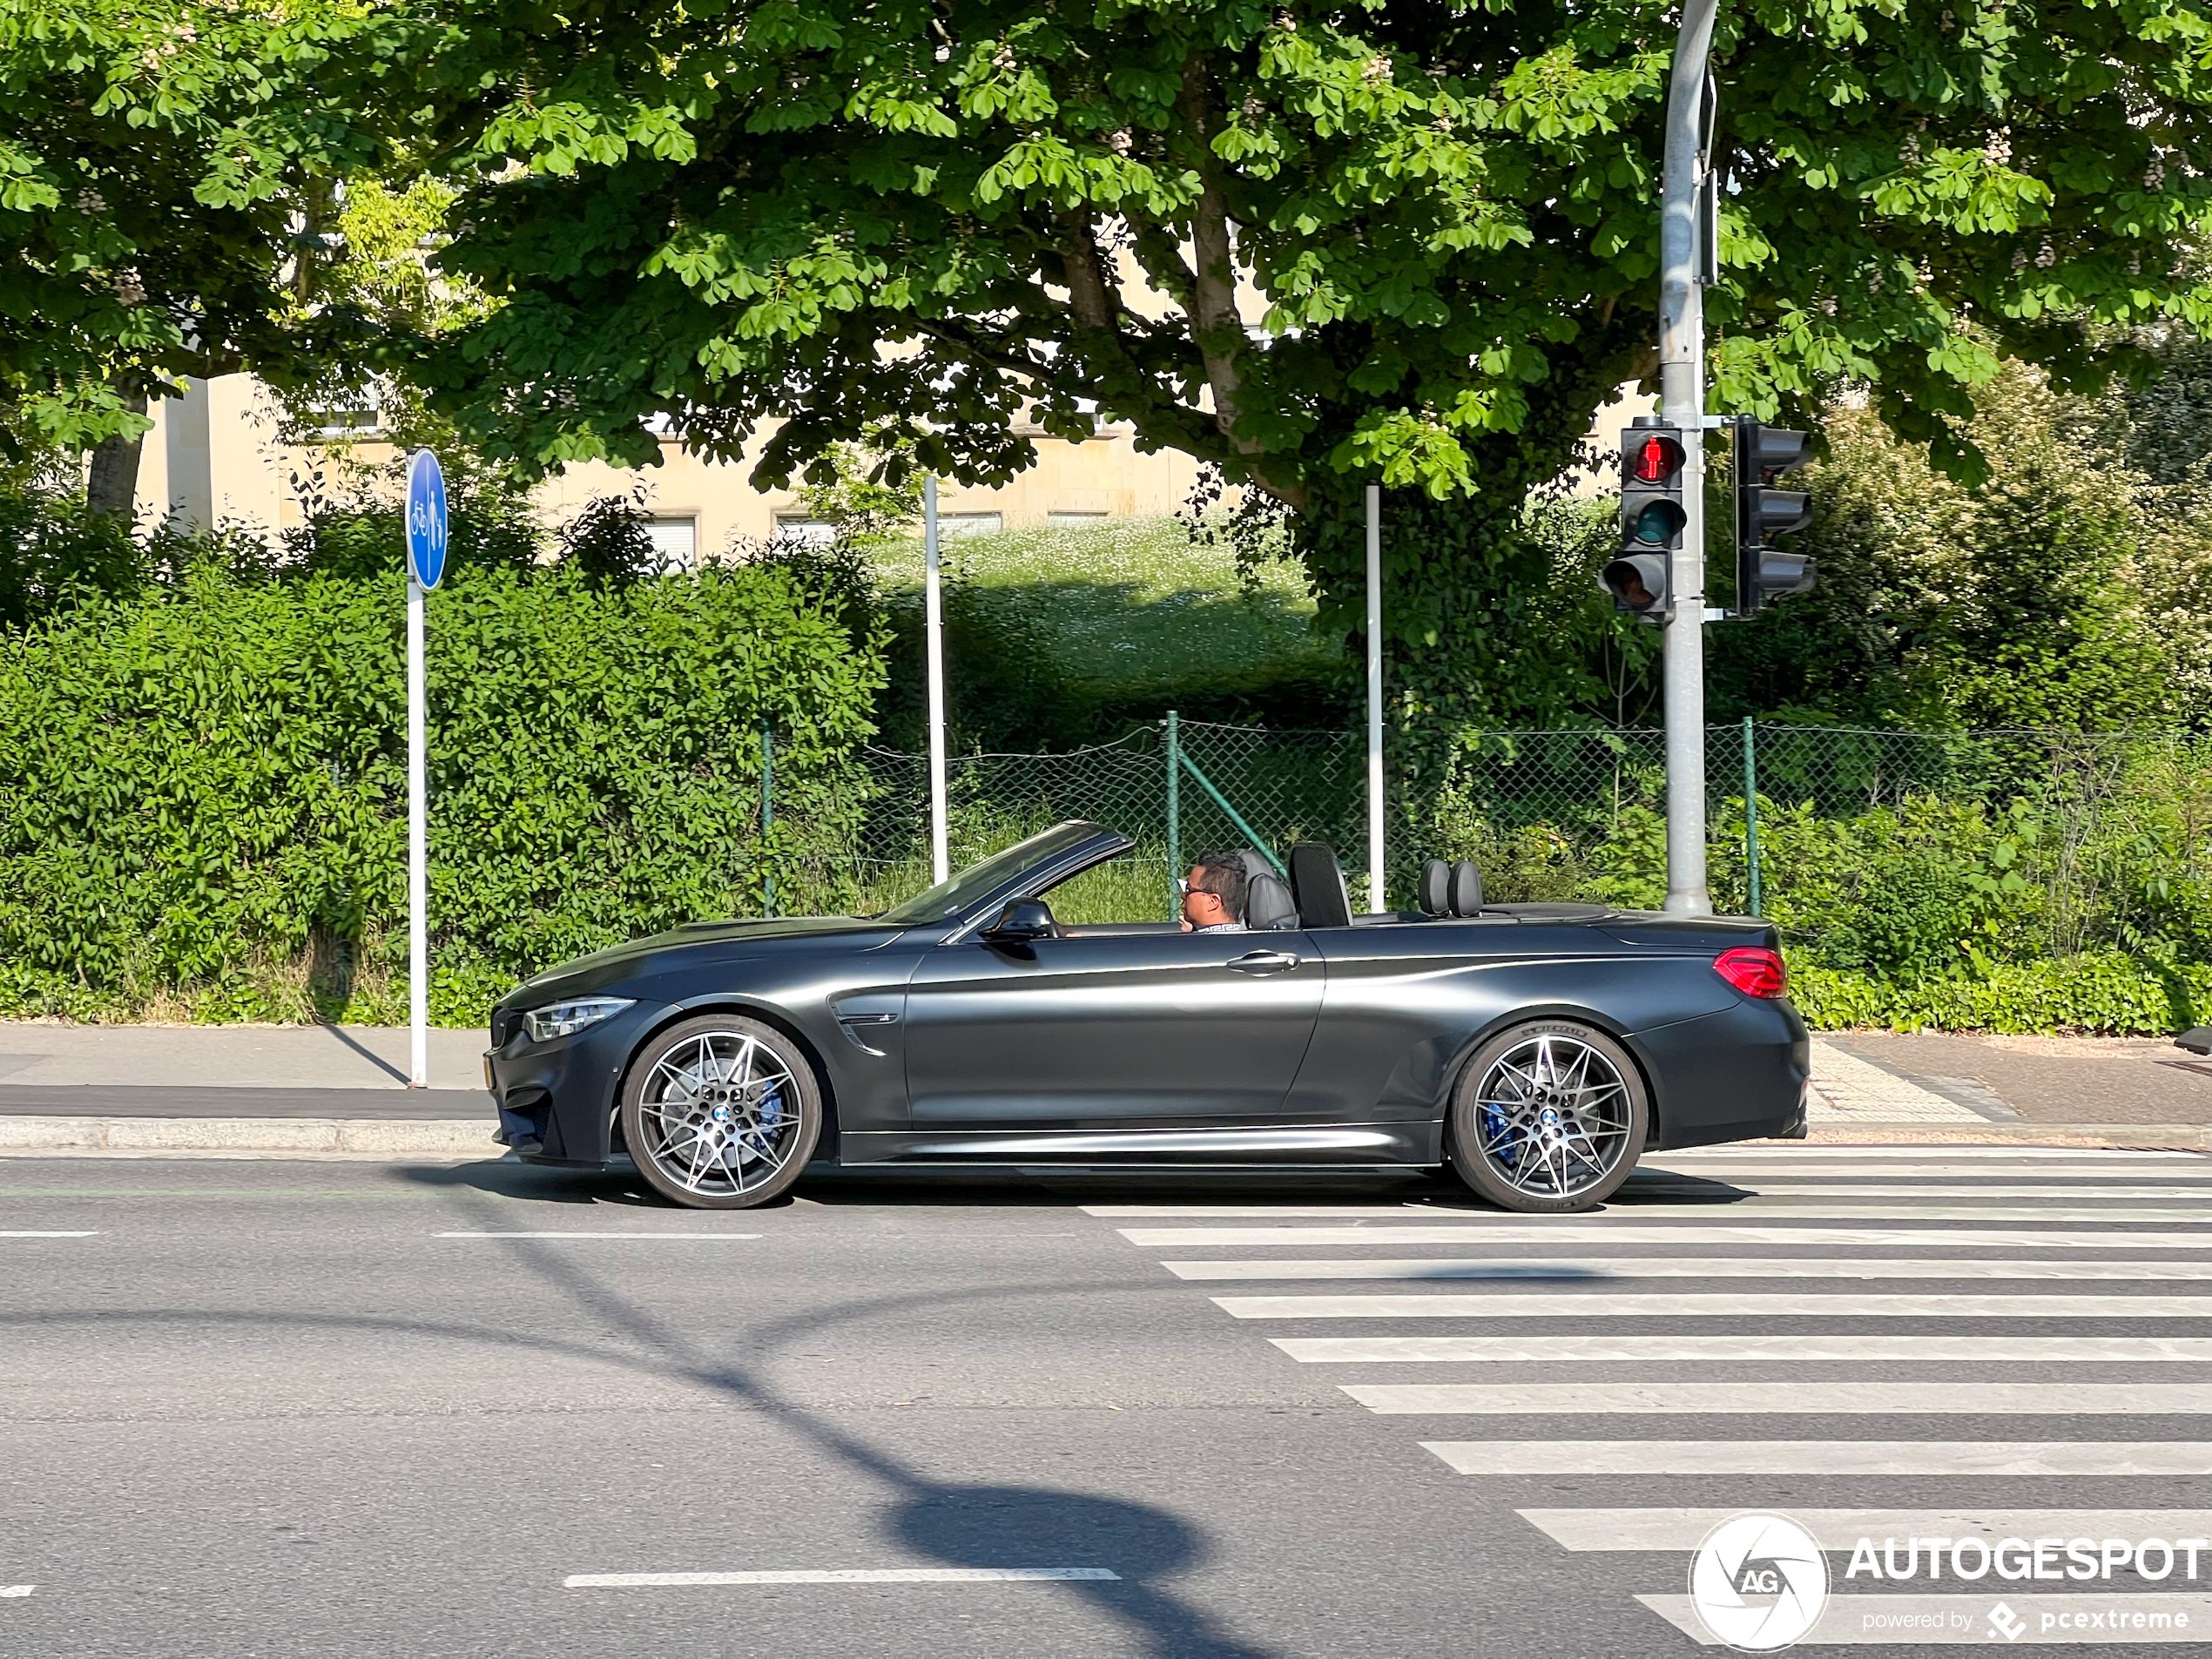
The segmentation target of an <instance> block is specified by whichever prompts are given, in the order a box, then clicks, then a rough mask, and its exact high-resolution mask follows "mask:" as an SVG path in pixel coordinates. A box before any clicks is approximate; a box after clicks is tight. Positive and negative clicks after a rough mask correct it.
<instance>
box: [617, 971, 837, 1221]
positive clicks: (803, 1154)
mask: <svg viewBox="0 0 2212 1659" xmlns="http://www.w3.org/2000/svg"><path fill="white" fill-rule="evenodd" d="M622 1132H623V1139H624V1141H625V1142H626V1143H628V1145H629V1148H630V1156H631V1157H632V1158H634V1159H636V1160H637V1170H638V1173H639V1174H641V1175H643V1176H644V1177H645V1179H646V1181H647V1182H648V1183H649V1184H651V1186H652V1188H653V1190H655V1191H656V1192H658V1193H660V1194H661V1195H662V1196H663V1197H667V1198H672V1199H674V1200H675V1201H676V1202H677V1203H678V1204H685V1205H688V1206H690V1207H691V1208H692V1209H694V1210H746V1209H750V1208H752V1206H753V1205H754V1204H765V1203H766V1202H767V1201H768V1200H769V1199H771V1198H773V1197H777V1196H779V1194H781V1193H782V1192H783V1191H784V1190H786V1189H787V1188H788V1187H789V1186H790V1185H791V1184H792V1182H794V1181H796V1180H798V1179H799V1172H800V1171H801V1170H804V1169H805V1168H806V1160H807V1159H808V1158H810V1157H813V1153H814V1147H815V1144H816V1143H818V1142H819V1140H820V1139H821V1135H822V1091H821V1085H820V1083H819V1082H818V1081H817V1079H816V1078H815V1076H814V1071H813V1067H811V1066H809V1065H808V1064H807V1063H806V1055H803V1054H801V1053H800V1052H799V1049H798V1047H797V1045H796V1044H794V1043H793V1042H792V1041H791V1040H790V1039H789V1038H788V1037H786V1036H785V1035H783V1033H782V1032H780V1031H778V1030H777V1029H775V1028H773V1027H772V1026H768V1025H764V1024H762V1023H761V1022H759V1021H758V1020H748V1019H745V1017H743V1016H742V1015H729V1014H710V1015H702V1016H701V1017H699V1018H698V1019H694V1020H686V1021H685V1022H683V1023H682V1024H680V1025H675V1026H671V1027H670V1028H668V1029H667V1030H665V1031H664V1032H662V1033H661V1034H660V1035H658V1036H657V1037H655V1038H654V1039H653V1040H652V1041H651V1042H650V1043H648V1044H646V1046H645V1048H644V1049H643V1050H642V1051H641V1052H640V1053H639V1054H638V1055H637V1061H636V1063H634V1064H633V1065H632V1066H631V1069H630V1079H629V1081H628V1082H626V1083H624V1086H623V1095H622Z"/></svg>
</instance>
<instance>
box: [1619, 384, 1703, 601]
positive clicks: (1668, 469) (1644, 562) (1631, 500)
mask: <svg viewBox="0 0 2212 1659" xmlns="http://www.w3.org/2000/svg"><path fill="white" fill-rule="evenodd" d="M1685 459H1686V452H1685V451H1684V450H1683V443H1682V434H1681V432H1680V431H1679V430H1677V429H1676V428H1674V427H1670V426H1668V425H1667V424H1666V423H1665V422H1664V421H1662V420H1661V419H1660V418H1659V417H1658V416H1657V415H1638V416H1636V418H1635V422H1634V423H1633V424H1632V425H1630V426H1629V428H1628V430H1626V431H1625V432H1623V433H1622V435H1621V550H1620V551H1619V552H1618V553H1616V554H1615V555H1614V556H1613V558H1612V560H1611V562H1610V563H1608V564H1607V565H1606V567H1605V570H1604V571H1603V572H1602V574H1601V575H1600V577H1598V580H1599V581H1600V582H1602V583H1604V585H1605V590H1606V591H1607V592H1608V593H1610V594H1611V595H1612V596H1613V603H1614V604H1615V605H1616V606H1617V607H1618V608H1620V609H1621V610H1629V611H1633V612H1635V614H1636V615H1637V616H1639V617H1649V618H1650V619H1651V620H1652V621H1654V622H1656V621H1658V620H1659V619H1660V618H1661V617H1663V616H1664V615H1665V614H1666V610H1667V577H1668V572H1669V568H1670V567H1671V565H1672V564H1673V563H1674V556H1675V551H1676V549H1678V548H1679V547H1681V546H1682V532H1683V525H1685V524H1687V523H1689V509H1687V508H1686V507H1684V506H1683V485H1684V483H1685V482H1686V480H1685V478H1684V476H1683V462H1684V461H1685Z"/></svg>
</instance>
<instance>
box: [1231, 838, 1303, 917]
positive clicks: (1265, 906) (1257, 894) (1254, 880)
mask: <svg viewBox="0 0 2212 1659" xmlns="http://www.w3.org/2000/svg"><path fill="white" fill-rule="evenodd" d="M1238 858H1240V859H1241V860H1244V926H1245V927H1250V928H1252V929H1254V930H1255V931H1259V932H1272V931H1274V930H1276V929H1278V928H1285V927H1291V928H1294V927H1297V926H1298V905H1297V904H1296V903H1295V902H1294V901H1293V900H1291V890H1290V889H1289V888H1288V887H1285V886H1284V885H1283V878H1282V877H1281V876H1279V875H1277V874H1276V873H1275V867H1274V865H1272V864H1271V863H1270V862H1269V861H1268V858H1267V854H1266V853H1252V852H1244V853H1238Z"/></svg>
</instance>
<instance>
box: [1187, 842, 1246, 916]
mask: <svg viewBox="0 0 2212 1659" xmlns="http://www.w3.org/2000/svg"><path fill="white" fill-rule="evenodd" d="M1181 886H1182V888H1183V931H1184V933H1186V934H1191V933H1197V934H1241V933H1243V932H1244V860H1243V859H1242V858H1241V857H1240V856H1239V855H1238V854H1237V853H1200V854H1198V861H1197V863H1196V864H1194V865H1192V866H1191V867H1190V874H1189V875H1187V876H1185V877H1184V878H1183V880H1182V883H1181Z"/></svg>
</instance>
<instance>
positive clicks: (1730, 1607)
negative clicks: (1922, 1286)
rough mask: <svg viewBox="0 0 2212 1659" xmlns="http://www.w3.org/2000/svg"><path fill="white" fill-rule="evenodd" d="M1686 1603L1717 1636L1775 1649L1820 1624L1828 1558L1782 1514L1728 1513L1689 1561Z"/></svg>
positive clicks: (1753, 1648) (1753, 1649)
mask: <svg viewBox="0 0 2212 1659" xmlns="http://www.w3.org/2000/svg"><path fill="white" fill-rule="evenodd" d="M1689 1604H1690V1605H1691V1606H1692V1607H1693V1608H1696V1610H1697V1618H1698V1622H1700V1623H1702V1624H1703V1626H1704V1627H1705V1629H1706V1632H1707V1634H1709V1635H1711V1636H1712V1638H1713V1639H1714V1640H1715V1641H1716V1642H1724V1643H1726V1644H1727V1645H1728V1646H1729V1647H1731V1648H1734V1649H1737V1650H1739V1651H1741V1652H1744V1653H1775V1652H1777V1651H1779V1650H1780V1649H1784V1648H1786V1647H1789V1646H1790V1645H1791V1643H1792V1642H1798V1641H1801V1640H1803V1638H1804V1635H1805V1633H1806V1632H1807V1631H1809V1630H1811V1629H1812V1627H1813V1626H1814V1625H1815V1624H1817V1623H1818V1622H1820V1615H1821V1612H1822V1610H1823V1609H1824V1608H1826V1607H1827V1605H1828V1558H1827V1556H1826V1555H1824V1554H1822V1553H1821V1549H1820V1542H1819V1541H1818V1540H1817V1539H1816V1538H1815V1537H1814V1536H1813V1535H1812V1534H1811V1533H1809V1532H1807V1531H1806V1530H1805V1529H1804V1527H1801V1526H1799V1525H1798V1524H1797V1522H1796V1521H1792V1520H1791V1519H1790V1518H1789V1517H1788V1516H1787V1515H1769V1514H1745V1515H1733V1516H1730V1518H1729V1519H1728V1520H1726V1521H1723V1522H1721V1524H1720V1525H1719V1526H1717V1527H1714V1528H1713V1530H1712V1531H1710V1533H1707V1534H1705V1541H1704V1542H1703V1543H1702V1544H1700V1545H1698V1547H1697V1553H1696V1554H1695V1555H1693V1556H1691V1557H1690V1559H1689Z"/></svg>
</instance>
